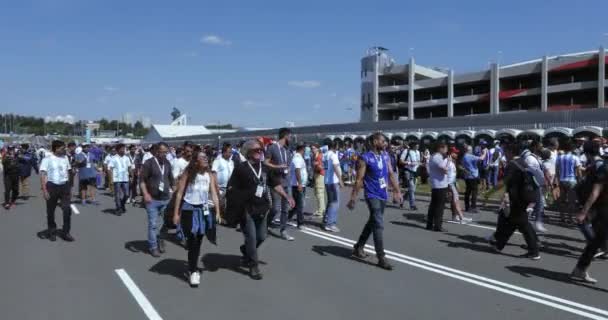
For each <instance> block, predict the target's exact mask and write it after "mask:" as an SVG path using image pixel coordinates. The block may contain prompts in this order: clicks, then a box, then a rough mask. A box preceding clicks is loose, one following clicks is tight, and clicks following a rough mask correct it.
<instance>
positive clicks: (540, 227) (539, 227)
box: [534, 221, 547, 233]
mask: <svg viewBox="0 0 608 320" xmlns="http://www.w3.org/2000/svg"><path fill="white" fill-rule="evenodd" d="M534 229H536V232H538V233H547V229H546V228H545V226H543V223H542V222H540V221H538V222H536V223H534Z"/></svg>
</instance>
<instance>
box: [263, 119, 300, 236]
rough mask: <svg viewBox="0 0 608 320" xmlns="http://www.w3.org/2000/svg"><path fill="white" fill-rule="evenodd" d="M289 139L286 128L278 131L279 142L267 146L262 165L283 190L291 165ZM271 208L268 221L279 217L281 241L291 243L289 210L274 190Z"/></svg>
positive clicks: (289, 134) (284, 199) (287, 183)
mask: <svg viewBox="0 0 608 320" xmlns="http://www.w3.org/2000/svg"><path fill="white" fill-rule="evenodd" d="M290 139H291V130H289V129H287V128H281V129H279V140H278V141H277V142H275V143H273V144H271V145H269V146H268V150H266V155H265V160H264V164H265V165H266V166H267V167H268V168H270V170H271V171H272V172H271V173H270V174H273V175H276V178H277V179H278V180H280V181H281V185H282V186H283V189H284V190H288V186H289V179H288V177H289V164H290V163H291V155H290V153H289V150H288V149H287V148H288V147H289V140H290ZM271 195H272V208H271V210H270V216H268V221H269V222H272V221H274V219H276V215H277V214H279V215H280V230H281V239H283V240H287V241H293V240H294V238H293V237H292V236H290V235H289V234H288V233H287V231H286V229H287V214H288V210H289V202H288V201H287V199H286V198H284V197H282V196H281V195H280V194H279V193H278V192H277V191H275V190H274V189H273V190H271Z"/></svg>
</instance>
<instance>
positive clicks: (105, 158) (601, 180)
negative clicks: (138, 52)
mask: <svg viewBox="0 0 608 320" xmlns="http://www.w3.org/2000/svg"><path fill="white" fill-rule="evenodd" d="M292 141H293V139H292V134H291V131H290V129H287V128H282V129H280V130H279V132H278V137H277V139H276V140H269V139H263V138H260V139H254V140H249V141H242V142H240V143H238V144H237V145H231V144H229V143H224V144H222V145H220V146H217V147H213V146H209V145H206V146H201V145H197V144H194V143H192V142H188V141H187V142H184V143H183V144H181V145H179V146H169V145H168V144H167V143H165V142H160V143H156V144H153V145H149V146H143V147H142V146H134V145H130V146H126V145H124V144H116V145H108V146H96V145H89V144H82V145H77V144H76V143H73V142H70V143H68V144H67V145H66V144H65V142H63V141H59V140H56V141H53V142H52V144H51V146H50V150H49V151H47V150H46V149H44V148H38V149H35V148H32V147H31V146H29V145H27V144H23V145H18V146H12V145H11V146H8V147H6V148H4V149H3V150H2V152H1V156H2V172H3V177H4V191H5V192H4V195H5V202H4V208H5V209H6V210H11V209H12V208H14V206H15V203H16V201H17V199H18V198H19V196H22V197H25V198H24V199H27V197H28V196H29V190H28V189H29V177H30V176H31V173H32V171H35V172H36V173H37V174H38V173H39V174H40V179H41V189H42V195H43V197H44V199H45V200H46V207H47V208H46V209H47V211H46V212H47V228H46V230H44V231H42V232H40V233H39V234H38V236H39V237H40V238H43V239H49V240H50V241H56V239H57V237H60V238H62V239H63V240H65V241H70V242H71V241H75V238H74V237H73V236H72V233H71V214H72V212H71V211H72V207H71V204H72V198H73V195H72V190H73V188H77V189H78V194H77V196H76V197H78V198H79V199H78V202H77V203H79V205H82V206H97V205H99V201H98V199H97V192H98V190H103V189H105V190H107V191H109V192H110V193H111V194H112V195H113V196H114V204H115V209H114V213H115V214H116V215H119V216H120V215H123V214H125V213H127V204H132V205H133V207H137V206H140V207H143V208H145V211H146V213H147V222H148V223H147V225H148V227H147V235H148V236H147V238H148V239H147V243H148V249H149V253H150V254H151V255H152V256H153V257H161V256H162V254H163V253H164V252H165V250H166V248H165V239H166V238H167V237H169V236H170V235H169V234H168V232H167V230H169V229H175V237H176V238H177V239H178V240H179V241H180V242H181V243H182V245H183V246H184V247H185V248H186V249H187V251H188V254H187V259H188V271H189V283H190V285H192V286H194V287H196V286H198V285H199V284H200V271H199V269H198V260H199V256H200V251H201V245H202V242H203V238H204V237H205V236H206V237H207V239H208V240H209V241H210V242H212V243H215V242H216V239H217V231H216V226H217V225H219V224H222V225H226V226H231V227H237V228H239V229H240V231H241V232H242V234H243V236H244V237H243V238H244V241H243V245H241V247H240V251H241V253H242V264H243V266H246V267H247V268H249V273H250V277H251V278H253V279H262V277H263V275H262V272H261V271H260V268H259V258H258V250H259V247H260V245H261V244H262V243H263V242H264V241H265V239H266V236H267V234H268V232H269V230H271V231H272V232H276V234H277V236H278V237H280V238H281V239H284V240H286V241H294V240H295V239H294V237H293V236H292V235H290V234H289V229H290V228H292V227H293V228H298V229H301V228H303V227H304V225H305V224H306V223H307V220H310V219H314V218H315V217H318V218H321V222H322V228H323V229H324V230H325V231H327V232H334V233H335V232H340V229H339V227H338V225H339V216H340V214H339V212H340V210H339V209H340V200H341V194H342V193H343V192H342V190H343V189H344V187H345V185H350V186H352V192H351V194H350V198H349V200H348V202H347V204H346V207H347V208H349V209H351V210H353V209H354V208H355V207H356V206H357V203H358V202H359V194H360V192H361V190H363V191H364V198H365V203H366V205H367V209H368V211H369V219H368V220H367V222H366V224H365V225H364V226H363V230H362V232H361V235H360V237H359V239H358V241H357V243H356V244H355V245H354V247H353V257H355V258H358V259H366V258H367V255H366V253H365V251H364V249H363V248H364V246H365V243H366V242H367V240H368V238H369V237H370V236H373V241H374V245H375V251H376V256H377V265H378V267H380V268H383V269H386V270H392V269H393V266H392V265H391V264H390V263H389V262H388V261H387V259H386V258H385V254H384V238H383V230H384V219H383V218H384V210H385V208H386V205H387V203H388V202H389V201H390V200H392V201H393V203H394V204H398V205H399V206H400V207H401V208H404V207H405V206H406V205H408V206H409V209H410V210H411V211H413V212H417V211H418V206H417V203H418V200H417V198H416V194H417V191H419V190H417V189H419V187H421V185H424V184H427V185H428V190H429V191H428V193H429V194H430V203H429V205H428V211H427V215H426V219H425V220H426V228H427V229H428V230H430V231H436V232H442V231H445V229H444V227H443V216H444V211H445V208H446V203H449V211H450V212H451V216H452V220H453V221H452V222H456V223H470V222H471V221H472V220H473V217H474V216H475V215H476V214H477V213H479V208H478V197H479V195H480V194H485V195H488V194H492V193H494V194H497V195H500V197H499V201H500V209H499V211H498V218H497V227H496V231H495V232H494V233H493V234H492V235H489V236H488V242H489V244H490V246H491V248H492V249H493V250H495V251H496V252H500V251H501V250H502V249H503V248H504V247H505V245H506V243H507V242H508V241H509V238H510V237H511V236H512V235H513V233H514V232H515V231H516V230H518V231H520V232H521V233H522V235H523V236H524V240H525V242H526V246H525V248H526V249H527V252H526V253H525V254H524V255H523V257H526V258H530V259H533V260H538V259H540V251H541V249H542V243H541V242H540V241H539V235H541V234H544V233H546V232H548V231H547V229H546V228H545V226H544V221H545V215H544V213H545V212H544V211H545V208H547V207H549V206H554V208H555V209H556V210H557V211H559V213H560V223H563V224H571V225H576V226H577V227H578V228H579V229H580V230H581V232H582V234H583V236H584V237H585V239H586V240H587V246H586V248H585V250H584V253H583V254H582V256H581V257H580V259H579V261H578V264H577V266H576V267H575V268H574V270H573V271H572V274H571V277H572V279H573V280H575V281H583V282H587V283H595V281H596V280H595V279H593V278H591V277H590V276H589V274H588V272H587V268H588V266H589V264H590V263H591V261H592V260H593V259H594V258H600V257H603V258H608V254H607V252H608V248H607V245H606V243H607V242H606V240H607V238H608V234H607V231H608V166H607V165H606V164H605V156H608V152H604V151H605V149H606V143H605V141H604V140H603V139H602V138H596V139H592V140H586V141H584V140H575V141H570V140H563V141H559V140H558V139H549V140H547V141H545V143H543V142H541V141H539V140H529V141H527V140H525V141H518V142H505V141H484V140H481V141H477V142H476V143H475V145H473V144H466V143H464V144H455V143H450V142H445V143H444V142H437V143H434V144H433V145H432V146H430V148H427V146H424V148H423V149H422V150H420V149H421V148H420V144H419V143H418V142H409V143H406V142H398V143H391V141H389V140H388V139H387V138H386V137H385V136H384V135H383V134H382V133H379V132H378V133H375V134H373V135H372V136H371V137H370V138H369V139H368V141H367V142H366V143H358V144H346V145H337V143H336V142H335V141H331V140H328V141H324V142H323V143H322V145H321V144H315V143H299V144H296V145H292ZM607 151H608V150H607ZM461 180H462V181H463V182H464V190H461V189H462V187H461V185H462V184H461V183H459V182H460V181H461ZM307 189H313V190H312V191H314V192H313V194H314V199H315V203H314V205H313V206H312V207H313V212H312V213H311V214H310V216H307V215H306V214H305V212H304V207H305V199H306V192H307ZM461 194H462V195H463V197H464V201H463V202H464V208H462V206H461V201H460V195H461ZM57 206H60V207H61V209H62V213H63V225H62V228H61V230H60V231H58V229H57V225H56V222H55V209H56V208H57Z"/></svg>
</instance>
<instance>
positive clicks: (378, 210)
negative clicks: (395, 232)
mask: <svg viewBox="0 0 608 320" xmlns="http://www.w3.org/2000/svg"><path fill="white" fill-rule="evenodd" d="M365 201H366V202H367V208H368V209H369V219H368V220H367V223H366V224H365V227H364V228H363V231H362V232H361V235H360V236H359V241H357V248H363V247H364V246H365V243H366V242H367V239H369V236H370V235H371V234H373V235H374V248H375V249H376V256H377V257H378V258H382V257H384V237H383V231H384V207H385V206H386V201H383V200H380V199H366V200H365Z"/></svg>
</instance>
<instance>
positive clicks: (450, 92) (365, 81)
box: [360, 47, 608, 122]
mask: <svg viewBox="0 0 608 320" xmlns="http://www.w3.org/2000/svg"><path fill="white" fill-rule="evenodd" d="M607 61H608V59H607V57H606V51H605V49H604V48H603V47H601V48H599V50H593V51H587V52H579V53H572V54H564V55H559V56H551V57H548V56H545V57H542V58H540V59H535V60H530V61H525V62H521V63H516V64H511V65H506V66H501V65H499V64H498V63H493V64H491V66H490V68H489V69H488V70H481V71H478V72H471V73H464V74H454V71H453V70H445V69H439V68H429V67H424V66H421V65H417V64H416V62H415V60H414V58H413V57H412V58H410V61H409V63H408V64H397V63H395V61H394V60H393V59H392V58H391V57H390V56H389V55H388V52H387V49H385V48H381V47H375V48H372V49H370V50H368V52H367V54H366V56H365V57H364V58H363V59H362V60H361V117H360V121H361V122H376V121H386V120H414V119H427V118H452V117H461V116H471V115H480V114H490V115H499V114H504V113H513V112H526V111H537V112H548V111H559V110H576V109H594V108H604V107H606V95H607V94H608V88H607V84H608V77H607V74H608V73H607V72H606V64H607Z"/></svg>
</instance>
